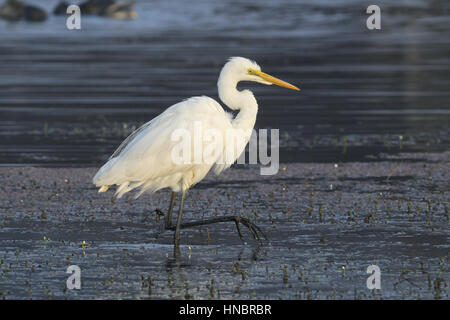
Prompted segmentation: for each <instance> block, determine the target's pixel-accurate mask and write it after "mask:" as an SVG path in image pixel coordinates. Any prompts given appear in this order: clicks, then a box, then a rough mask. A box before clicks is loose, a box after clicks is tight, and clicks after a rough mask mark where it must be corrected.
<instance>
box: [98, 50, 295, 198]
mask: <svg viewBox="0 0 450 320" xmlns="http://www.w3.org/2000/svg"><path fill="white" fill-rule="evenodd" d="M239 81H255V82H259V83H263V84H272V83H274V84H277V85H280V86H285V87H289V88H291V89H297V90H298V88H296V87H294V86H292V85H289V84H287V83H285V82H283V81H281V80H278V79H276V78H273V77H271V76H269V75H267V74H265V73H262V72H261V69H260V67H259V66H258V65H257V64H256V63H255V62H253V61H250V60H248V59H245V58H241V57H235V58H231V59H230V60H229V61H228V62H227V63H226V64H225V66H224V67H223V69H222V71H221V73H220V77H219V80H218V89H219V96H220V99H221V100H222V101H223V102H224V103H225V104H226V105H227V106H228V107H229V108H230V109H233V110H240V112H239V113H238V115H237V116H236V117H235V118H233V116H232V115H231V114H230V113H227V112H225V111H224V109H223V108H222V106H221V105H220V104H219V103H218V102H216V101H215V100H213V99H211V98H209V97H205V96H202V97H193V98H190V99H187V100H185V101H182V102H180V103H177V104H175V105H173V106H171V107H169V108H168V109H167V110H165V111H164V112H163V113H162V114H160V115H159V116H157V117H156V118H154V119H153V120H151V121H149V122H147V123H146V124H144V125H143V126H142V127H140V128H139V129H137V130H136V131H135V132H134V133H132V134H131V135H130V136H129V137H128V138H127V139H126V140H125V141H124V142H123V143H122V144H121V145H120V146H119V148H118V149H117V150H116V152H114V154H113V155H112V156H111V158H110V159H109V161H108V162H107V163H106V164H104V165H103V166H102V167H101V168H100V170H99V171H98V172H97V174H96V175H95V177H94V179H93V183H94V184H95V185H96V186H97V187H100V190H99V192H104V191H106V190H108V188H109V187H110V186H112V185H117V186H118V187H117V190H116V194H115V196H117V197H121V196H122V195H123V194H125V193H127V192H129V191H131V190H133V189H135V188H140V190H139V192H138V193H137V195H136V198H137V197H139V196H140V195H141V194H142V193H143V192H145V191H150V192H154V191H156V190H159V189H163V188H171V189H172V191H173V192H180V191H182V192H184V191H186V190H187V189H189V188H190V187H191V186H192V185H194V184H196V183H198V182H199V181H200V180H202V179H203V178H204V177H205V175H206V174H207V173H208V172H209V171H210V170H211V168H214V170H215V172H216V173H217V174H218V173H220V172H221V171H223V170H224V169H226V168H228V167H229V166H230V165H231V164H232V162H234V161H235V160H236V159H237V158H238V157H239V155H240V154H241V153H242V151H243V150H244V148H245V145H246V144H247V142H248V140H249V134H248V133H249V132H250V131H251V130H252V129H253V127H254V124H255V121H256V114H257V112H258V104H257V102H256V99H255V97H254V96H253V94H252V92H250V91H249V90H243V91H239V90H237V89H236V85H237V83H238V82H239ZM196 122H197V124H198V123H200V124H201V128H202V130H203V131H202V134H205V132H206V131H207V130H209V129H213V130H216V131H217V132H220V133H221V134H222V136H223V137H225V136H226V135H227V130H236V134H238V135H241V138H242V139H244V140H245V144H244V145H243V146H240V147H238V150H233V151H234V152H232V154H233V155H234V156H233V157H234V159H232V161H231V162H230V161H229V160H230V159H228V161H225V155H226V154H227V152H230V150H228V149H227V148H236V146H234V145H230V144H229V143H227V141H226V140H224V141H223V144H222V145H223V148H222V149H221V150H219V152H217V153H215V154H214V156H215V157H216V159H215V161H213V163H206V162H203V163H193V161H192V162H191V163H178V164H176V163H174V161H173V158H172V151H173V148H174V147H175V146H176V145H177V144H178V143H180V142H179V141H174V140H173V139H172V134H173V132H174V131H175V130H179V129H183V130H186V132H189V133H191V134H192V136H194V135H195V132H194V131H195V123H196ZM197 134H198V132H197ZM206 146H207V144H204V145H203V147H204V148H206Z"/></svg>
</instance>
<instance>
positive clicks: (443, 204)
mask: <svg viewBox="0 0 450 320" xmlns="http://www.w3.org/2000/svg"><path fill="white" fill-rule="evenodd" d="M29 2H33V1H31V0H30V1H29ZM56 2H57V1H51V0H43V1H39V5H41V6H44V7H45V8H47V9H51V8H52V7H53V6H54V5H55V4H56ZM135 2H136V9H137V11H138V14H139V18H138V19H136V20H134V21H113V20H108V19H101V18H98V17H83V18H82V30H81V31H68V30H67V29H66V28H65V20H64V17H53V16H52V17H50V18H49V20H47V21H46V22H44V23H38V24H27V23H16V24H11V23H6V22H4V21H0V70H1V71H2V72H1V73H0V115H1V117H0V150H1V152H0V165H2V166H5V168H0V182H1V183H0V244H1V245H0V298H6V299H8V298H33V299H47V298H57V299H65V298H68V299H71V298H99V299H105V298H143V299H155V298H156V299H160V298H187V299H189V298H194V299H210V298H233V299H246V298H271V299H278V298H281V299H380V298H381V299H392V298H396V299H417V298H425V299H448V298H449V289H448V288H449V284H450V276H449V274H450V273H449V268H448V266H449V264H448V260H449V252H450V251H449V246H450V245H449V229H448V220H449V208H450V207H449V203H448V199H449V190H450V187H449V183H448V181H449V179H450V177H449V172H450V170H449V169H450V168H449V163H450V161H449V158H450V156H449V153H448V150H449V144H450V140H449V123H450V108H449V101H450V99H449V95H450V94H449V91H448V88H449V84H450V82H449V79H450V60H449V56H450V55H449V54H450V40H449V39H450V19H449V15H450V13H449V4H448V3H449V2H448V1H425V0H422V1H421V0H417V1H409V2H401V3H399V2H398V1H390V2H388V1H378V4H379V5H380V7H381V10H382V30H381V31H369V30H367V28H366V26H365V20H366V18H367V14H365V8H366V7H367V6H368V5H369V4H372V3H370V2H366V1H351V0H339V1H314V3H313V4H312V3H311V1H293V0H285V1H276V2H274V1H268V0H267V1H265V0H264V1H258V2H257V4H255V2H251V1H246V0H245V1H231V2H219V1H207V0H203V1H194V2H192V3H191V4H190V5H189V7H187V6H185V5H180V4H179V2H178V1H174V0H168V1H162V0H159V1H142V0H141V1H139V0H137V1H135ZM36 3H37V2H36ZM237 55H240V56H245V57H249V58H252V59H255V60H256V61H257V62H258V63H259V64H260V65H262V67H263V70H264V71H266V72H268V73H270V74H273V75H275V76H279V77H280V78H282V79H285V80H286V81H289V82H292V83H294V84H296V85H298V86H299V87H300V88H301V89H302V91H301V92H300V93H297V92H291V91H289V90H285V89H282V88H276V87H265V86H259V85H253V84H242V85H241V87H249V88H251V89H252V90H253V91H254V92H255V95H256V97H257V98H258V101H259V104H260V111H259V114H258V119H257V124H256V126H257V127H258V128H278V129H280V139H281V141H280V147H281V149H280V161H281V162H282V165H281V168H283V167H284V168H286V170H280V171H279V172H278V174H277V175H276V176H268V177H264V176H261V175H259V168H258V166H237V167H235V168H232V169H231V170H228V171H226V172H225V173H224V174H222V175H221V176H219V177H208V178H207V179H206V180H205V181H202V182H201V183H200V184H199V185H197V186H196V187H195V188H193V189H192V190H191V191H190V192H189V196H188V198H187V199H186V210H185V215H184V219H185V221H189V220H192V219H199V218H203V217H210V216H214V215H216V214H224V215H232V214H240V215H243V216H247V217H249V218H251V219H252V220H254V221H255V222H256V223H258V225H259V226H260V227H262V228H263V229H264V230H265V231H266V232H267V233H268V235H269V238H270V242H268V243H263V244H261V245H260V244H258V242H256V241H254V240H252V239H251V236H250V234H249V233H245V242H241V241H240V240H239V238H238V237H237V235H236V231H235V228H234V226H233V225H231V224H226V223H222V224H218V225H215V226H211V227H208V228H194V229H192V230H183V232H182V248H181V258H180V259H175V258H174V256H173V250H172V245H171V243H172V233H171V232H161V231H162V230H161V225H162V217H160V216H158V214H156V212H155V211H154V210H155V209H156V208H160V209H162V210H165V208H167V206H168V200H169V194H168V192H165V191H164V192H159V193H157V194H155V195H152V196H150V195H144V196H143V197H142V198H141V199H139V200H137V201H132V200H131V197H130V198H128V197H125V199H122V200H120V201H117V202H115V203H111V201H110V196H111V194H110V193H108V194H98V193H97V192H96V190H95V188H94V187H93V185H92V184H91V183H90V181H91V179H92V176H93V174H94V173H95V169H94V168H87V169H86V168H85V167H98V166H99V165H100V164H101V163H102V162H103V161H104V160H105V159H107V157H108V156H109V155H110V154H111V153H112V152H113V151H114V149H115V148H116V147H117V146H118V145H119V143H120V141H122V140H123V139H124V138H125V137H126V136H127V135H128V134H129V133H130V132H131V131H132V130H133V128H136V127H137V126H139V125H140V124H142V123H144V122H146V121H148V120H150V119H151V118H153V117H154V116H156V115H157V114H159V113H160V112H161V111H162V110H164V109H165V108H166V107H168V106H170V105H172V104H174V103H176V102H178V101H180V100H182V99H184V98H186V97H189V96H193V95H203V94H204V95H209V96H211V97H213V98H217V92H216V81H217V76H218V72H219V70H220V67H221V66H222V65H223V63H224V61H225V60H226V59H227V58H228V57H230V56H237ZM335 164H336V165H335ZM11 166H17V167H19V168H11ZM27 166H46V167H55V166H79V167H84V168H83V169H76V168H59V169H56V168H29V167H27ZM20 167H25V168H20ZM44 237H45V238H44ZM82 241H86V242H87V243H88V244H89V246H88V247H82V246H80V244H81V243H82ZM189 247H190V248H191V249H189ZM71 264H76V265H79V266H80V267H81V270H82V290H80V291H77V290H67V289H66V286H65V281H66V279H67V277H68V274H66V273H65V270H66V268H67V266H68V265H71ZM370 264H377V265H379V266H380V268H381V272H382V290H381V291H377V290H375V291H370V290H368V289H367V288H366V279H367V276H368V275H367V274H366V268H367V267H368V266H369V265H370Z"/></svg>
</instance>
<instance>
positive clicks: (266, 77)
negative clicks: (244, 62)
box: [248, 69, 300, 91]
mask: <svg viewBox="0 0 450 320" xmlns="http://www.w3.org/2000/svg"><path fill="white" fill-rule="evenodd" d="M248 73H249V74H253V75H256V76H259V77H260V78H261V79H263V80H265V81H267V82H270V83H272V84H275V85H277V86H280V87H285V88H288V89H292V90H297V91H300V89H299V88H297V87H296V86H294V85H292V84H290V83H288V82H286V81H283V80H280V79H278V78H275V77H272V76H271V75H269V74H267V73H264V72H262V71H259V70H255V69H248Z"/></svg>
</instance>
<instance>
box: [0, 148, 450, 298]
mask: <svg viewBox="0 0 450 320" xmlns="http://www.w3.org/2000/svg"><path fill="white" fill-rule="evenodd" d="M449 159H450V153H449V152H445V153H430V154H420V153H415V154H400V155H398V156H388V155H385V156H384V159H382V160H381V161H377V162H364V163H362V162H347V163H337V164H333V163H289V164H284V165H283V164H282V165H281V168H285V169H284V170H283V169H281V170H280V172H279V173H278V174H277V175H275V176H266V177H264V176H260V175H259V168H258V167H257V166H240V167H234V168H232V169H230V170H228V171H226V172H224V173H223V174H222V175H220V176H218V177H216V176H213V175H211V176H208V177H207V178H206V179H205V180H204V181H202V182H201V183H200V184H198V185H197V186H196V187H194V188H193V189H192V190H190V192H189V194H188V197H187V200H186V204H185V213H184V217H183V221H189V220H193V219H201V218H206V217H212V216H215V215H222V214H223V215H235V214H239V215H242V216H244V217H248V218H249V219H251V220H252V221H254V222H255V223H257V224H258V225H259V226H260V227H261V228H262V229H263V230H264V231H265V232H266V233H267V235H268V236H269V238H270V241H268V242H263V243H258V242H257V241H255V240H253V239H252V238H251V235H250V233H249V232H248V231H247V230H244V232H245V234H244V236H245V242H242V241H241V240H240V239H239V237H238V236H237V233H236V230H235V226H234V224H232V223H221V224H216V225H211V226H208V227H203V228H192V229H185V230H183V231H182V238H181V239H182V240H181V243H182V246H181V257H180V258H179V259H175V258H174V255H173V247H172V236H173V234H172V232H169V231H166V232H164V231H163V229H162V227H163V218H162V216H160V215H159V214H158V212H157V211H155V210H156V209H161V210H163V211H165V210H166V208H167V207H168V203H169V197H170V192H169V191H161V192H158V193H156V194H153V195H144V196H142V197H141V198H140V199H138V200H133V199H132V196H126V197H125V198H123V199H120V200H117V201H116V202H115V203H112V202H111V196H112V192H111V191H110V192H108V193H106V194H98V193H97V191H96V189H95V188H94V186H93V185H92V184H91V183H90V180H91V178H92V176H93V175H94V173H95V171H96V169H95V168H32V167H20V168H13V167H2V168H0V180H1V181H2V184H1V186H0V207H1V216H0V219H1V221H0V241H1V243H2V246H1V248H0V298H6V299H12V298H18V299H22V298H25V299H28V298H33V299H49V298H53V299H80V298H97V299H106V298H132V299H135V298H139V299H166V298H181V299H210V298H213V299H224V298H232V299H247V298H258V299H267V298H270V299H279V298H281V299H417V298H421V299H448V298H449V293H450V291H449V285H450V274H449V264H448V262H449V257H450V255H449V252H450V251H449V249H450V242H449V232H448V231H449V228H448V225H449V218H450V213H449V209H450V208H449V202H448V199H449V191H450V190H449V189H450V188H449V182H448V181H450V170H449V169H450V162H449ZM243 229H245V228H243ZM83 241H85V243H86V244H87V245H82V243H83ZM371 264H376V265H378V266H379V267H380V269H381V290H373V291H371V290H369V289H367V287H366V279H367V277H368V276H369V275H367V274H366V269H367V267H368V266H369V265H371ZM69 265H78V266H80V268H81V278H82V288H81V290H67V289H66V279H67V277H68V274H66V273H65V272H66V268H67V267H68V266H69Z"/></svg>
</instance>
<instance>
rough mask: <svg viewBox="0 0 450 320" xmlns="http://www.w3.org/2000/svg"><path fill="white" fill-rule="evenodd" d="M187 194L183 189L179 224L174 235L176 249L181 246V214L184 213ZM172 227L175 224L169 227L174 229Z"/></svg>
mask: <svg viewBox="0 0 450 320" xmlns="http://www.w3.org/2000/svg"><path fill="white" fill-rule="evenodd" d="M185 194H186V191H183V192H182V193H181V200H180V211H179V212H178V218H177V226H176V229H175V235H174V246H175V249H178V248H179V246H180V229H181V216H182V215H183V206H184V196H185ZM172 228H173V226H171V227H169V228H168V229H172ZM172 230H173V229H172Z"/></svg>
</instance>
